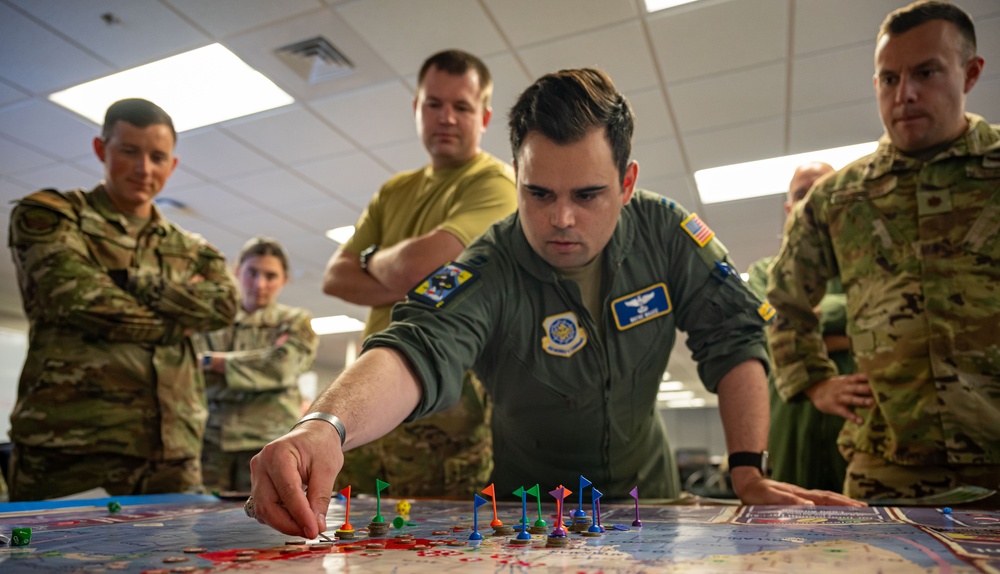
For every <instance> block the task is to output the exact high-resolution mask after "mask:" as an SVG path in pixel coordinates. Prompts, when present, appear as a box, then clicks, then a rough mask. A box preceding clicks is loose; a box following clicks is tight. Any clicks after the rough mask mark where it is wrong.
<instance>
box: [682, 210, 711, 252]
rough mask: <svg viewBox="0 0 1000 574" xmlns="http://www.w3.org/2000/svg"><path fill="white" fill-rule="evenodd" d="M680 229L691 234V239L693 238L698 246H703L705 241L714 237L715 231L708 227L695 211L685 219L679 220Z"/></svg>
mask: <svg viewBox="0 0 1000 574" xmlns="http://www.w3.org/2000/svg"><path fill="white" fill-rule="evenodd" d="M681 229H683V230H684V231H686V232H687V234H688V235H690V236H691V239H694V242H695V243H697V244H698V247H704V246H705V244H706V243H708V242H709V241H711V240H712V238H713V237H715V232H714V231H712V230H711V229H709V227H708V226H707V225H705V222H703V221H702V220H701V218H700V217H698V214H696V213H692V214H691V215H689V216H688V218H687V219H685V220H684V221H682V222H681Z"/></svg>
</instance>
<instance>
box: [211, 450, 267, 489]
mask: <svg viewBox="0 0 1000 574" xmlns="http://www.w3.org/2000/svg"><path fill="white" fill-rule="evenodd" d="M258 452H260V450H241V451H236V452H225V451H223V450H222V449H221V448H219V446H218V445H215V444H211V443H208V442H206V443H205V444H204V446H203V447H202V450H201V474H202V477H203V479H204V481H205V488H206V489H208V490H209V491H210V492H226V491H237V492H250V459H251V458H253V457H254V456H255V455H256V454H257V453H258Z"/></svg>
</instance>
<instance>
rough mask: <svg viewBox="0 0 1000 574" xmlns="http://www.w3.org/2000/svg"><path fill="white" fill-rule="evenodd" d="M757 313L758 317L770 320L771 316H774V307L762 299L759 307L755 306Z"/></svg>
mask: <svg viewBox="0 0 1000 574" xmlns="http://www.w3.org/2000/svg"><path fill="white" fill-rule="evenodd" d="M757 314H758V315H760V318H761V319H763V320H765V321H770V320H771V317H774V307H772V306H771V304H770V303H768V302H767V301H764V302H763V303H762V304H761V306H760V307H758V308H757Z"/></svg>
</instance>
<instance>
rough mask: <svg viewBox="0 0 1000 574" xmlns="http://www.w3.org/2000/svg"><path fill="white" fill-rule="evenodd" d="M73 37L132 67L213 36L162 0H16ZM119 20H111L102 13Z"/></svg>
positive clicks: (108, 59) (106, 58)
mask: <svg viewBox="0 0 1000 574" xmlns="http://www.w3.org/2000/svg"><path fill="white" fill-rule="evenodd" d="M12 1H13V2H14V3H16V4H17V5H18V6H19V7H20V8H21V9H23V10H25V11H26V12H29V13H30V14H31V15H32V16H34V17H36V18H38V19H40V20H43V21H44V22H45V23H46V24H47V25H49V26H52V27H53V28H55V29H56V30H57V31H58V32H59V33H61V34H63V35H65V36H67V37H68V38H70V39H71V40H72V41H73V42H75V43H77V44H79V45H80V46H83V47H84V48H85V49H87V50H89V51H90V52H92V53H94V54H96V55H97V56H98V57H100V58H101V59H102V60H104V61H106V62H111V63H112V64H114V65H115V66H117V68H118V69H116V70H115V71H119V70H121V69H127V68H133V67H135V66H138V65H141V64H146V63H149V62H152V61H154V60H159V59H162V58H165V57H167V56H173V55H175V54H178V53H181V52H186V51H188V50H193V49H195V48H199V47H201V46H204V45H205V44H208V43H209V42H210V39H209V38H208V37H206V36H205V35H204V34H202V33H201V32H199V31H198V30H196V29H195V28H194V27H193V26H191V24H189V23H188V22H185V21H184V20H183V19H182V18H180V17H179V16H177V14H175V13H174V12H173V11H172V10H170V9H169V8H167V7H166V6H164V5H163V4H161V3H159V2H151V1H149V0H145V1H140V2H121V1H118V2H108V1H107V0H74V1H73V2H64V1H63V0H12ZM106 13H110V14H114V15H115V16H116V17H117V18H118V19H119V22H118V23H116V24H110V25H109V24H106V23H105V22H104V20H103V19H102V15H103V14H106Z"/></svg>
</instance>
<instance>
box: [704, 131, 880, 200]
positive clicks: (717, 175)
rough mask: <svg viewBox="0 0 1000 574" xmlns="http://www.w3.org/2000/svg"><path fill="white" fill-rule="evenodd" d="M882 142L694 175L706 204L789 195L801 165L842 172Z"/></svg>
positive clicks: (755, 162) (768, 160) (723, 167)
mask: <svg viewBox="0 0 1000 574" xmlns="http://www.w3.org/2000/svg"><path fill="white" fill-rule="evenodd" d="M876 147H878V142H868V143H863V144H855V145H849V146H844V147H838V148H831V149H824V150H819V151H811V152H807V153H799V154H795V155H786V156H783V157H775V158H771V159H762V160H759V161H751V162H747V163H737V164H733V165H725V166H722V167H713V168H711V169H702V170H698V171H696V172H694V181H695V183H696V184H698V194H699V195H700V196H701V202H702V203H706V204H707V203H721V202H723V201H734V200H737V199H747V198H750V197H761V196H765V195H774V194H778V193H787V192H788V182H789V181H791V180H792V174H793V173H794V172H795V168H797V167H798V166H800V165H802V164H804V163H809V162H813V161H822V162H826V163H828V164H830V165H832V166H833V167H834V169H840V168H842V167H844V166H845V165H847V164H848V163H850V162H852V161H854V160H856V159H859V158H860V157H862V156H865V155H868V154H870V153H872V152H873V151H875V148H876Z"/></svg>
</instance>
